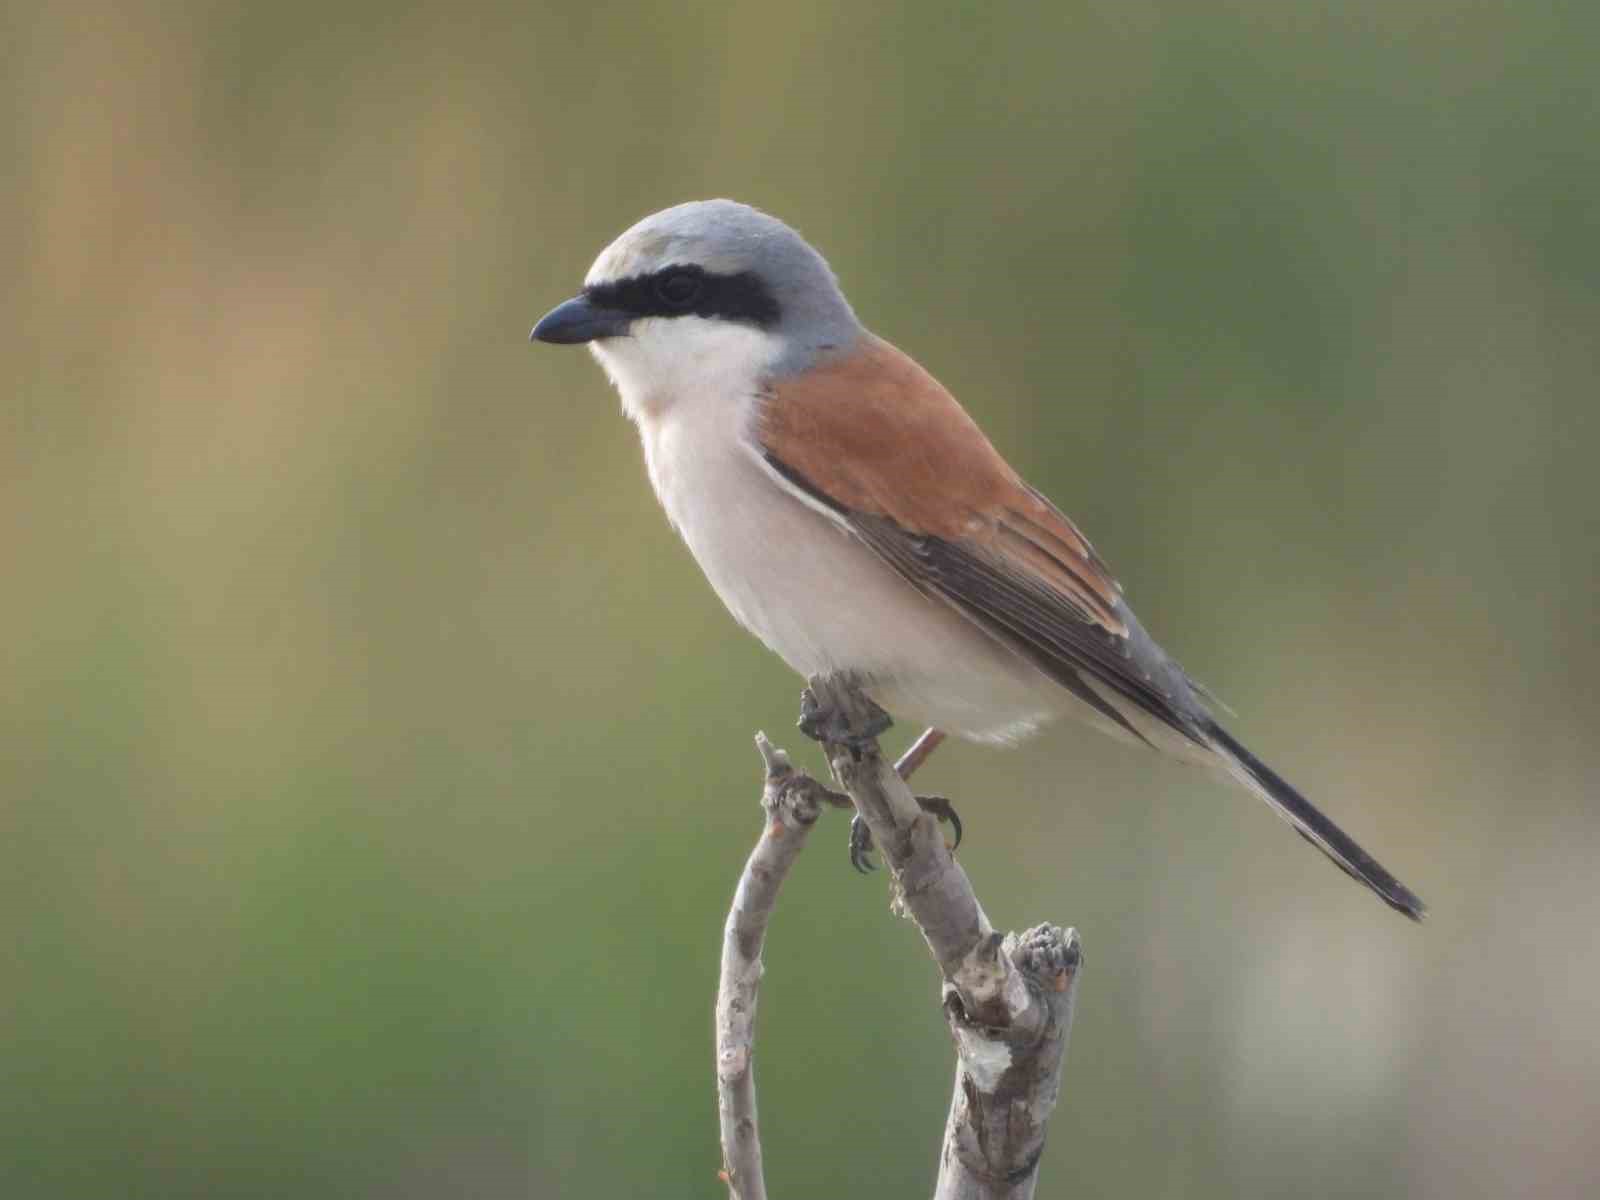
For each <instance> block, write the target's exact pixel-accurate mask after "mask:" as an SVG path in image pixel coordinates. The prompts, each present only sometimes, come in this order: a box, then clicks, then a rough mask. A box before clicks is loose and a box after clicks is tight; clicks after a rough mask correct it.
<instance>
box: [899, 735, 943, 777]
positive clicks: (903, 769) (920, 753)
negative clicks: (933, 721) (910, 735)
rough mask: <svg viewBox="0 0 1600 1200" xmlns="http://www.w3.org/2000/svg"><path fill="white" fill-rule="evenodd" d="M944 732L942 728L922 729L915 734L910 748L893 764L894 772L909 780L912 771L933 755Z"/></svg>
mask: <svg viewBox="0 0 1600 1200" xmlns="http://www.w3.org/2000/svg"><path fill="white" fill-rule="evenodd" d="M945 736H946V734H945V732H944V731H943V730H942V729H924V730H923V731H922V732H921V733H920V734H918V735H917V740H916V741H914V742H912V743H911V749H909V750H907V751H906V752H905V753H904V754H902V755H901V756H900V757H899V758H898V759H897V760H896V761H895V764H894V769H895V774H897V775H899V776H900V778H901V779H905V780H909V779H910V778H911V776H912V773H913V772H914V771H916V769H917V768H918V767H920V766H921V765H922V764H923V763H925V762H927V761H928V759H929V758H930V757H931V756H932V755H933V752H934V751H935V750H937V749H938V748H939V743H940V742H942V741H944V739H945Z"/></svg>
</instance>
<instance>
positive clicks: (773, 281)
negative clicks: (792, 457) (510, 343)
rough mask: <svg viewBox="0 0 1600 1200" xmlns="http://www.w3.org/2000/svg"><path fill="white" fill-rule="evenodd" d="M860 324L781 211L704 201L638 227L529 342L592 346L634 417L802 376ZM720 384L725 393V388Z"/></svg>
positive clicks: (849, 339)
mask: <svg viewBox="0 0 1600 1200" xmlns="http://www.w3.org/2000/svg"><path fill="white" fill-rule="evenodd" d="M860 333H861V326H860V324H859V323H858V322H857V320H856V317H855V314H854V313H853V312H851V310H850V305H849V303H848V302H847V301H846V300H845V298H844V294H843V293H842V292H841V291H840V290H839V284H838V281H837V280H835V279H834V275H833V271H832V270H831V269H830V268H829V266H828V264H827V262H826V260H824V259H823V257H822V255H820V254H818V253H817V252H816V251H815V250H814V249H812V248H811V246H810V245H808V244H807V243H806V241H805V239H804V238H802V237H801V236H800V235H799V234H798V233H796V232H795V231H794V230H793V229H791V228H789V226H787V225H785V224H784V223H783V222H782V221H780V220H778V219H777V218H776V217H771V216H768V215H767V214H766V213H764V212H761V211H759V210H757V209H754V208H751V207H750V206H749V205H746V204H739V203H736V202H735V201H732V200H699V201H694V202H691V203H689V204H679V205H677V206H676V207H673V208H668V209H664V210H662V211H661V212H658V213H655V214H653V215H651V216H648V217H646V218H645V219H644V220H642V221H640V222H639V223H638V224H637V225H634V226H633V227H632V228H631V229H629V230H628V231H627V232H625V233H623V234H622V236H620V237H619V238H617V240H616V241H614V242H612V243H611V244H610V245H609V246H607V247H606V248H605V249H604V250H602V251H601V252H600V257H599V258H597V259H595V261H594V266H592V267H590V268H589V274H588V276H587V277H586V278H585V279H584V284H583V290H582V291H581V292H580V293H579V294H578V295H576V296H574V297H573V298H572V299H571V300H568V301H566V302H565V303H563V304H560V305H558V306H557V307H555V308H554V309H552V310H551V311H550V312H548V313H546V314H545V315H544V317H542V318H541V319H540V321H539V323H538V324H537V325H535V326H534V327H533V334H532V336H533V339H534V340H535V341H541V342H552V343H556V344H562V345H570V344H575V343H580V342H583V343H587V344H588V345H589V347H590V349H591V350H592V351H593V352H594V355H595V357H596V358H597V359H599V361H600V364H601V366H603V367H604V368H605V371H606V373H607V374H608V375H609V376H610V377H611V379H612V381H613V382H614V383H615V384H616V385H617V387H618V389H619V390H620V391H621V393H622V397H623V403H624V406H625V407H626V408H627V409H628V410H629V413H630V415H634V416H638V415H639V414H640V413H641V412H656V411H661V410H662V409H663V408H664V407H666V406H668V405H670V404H671V403H673V402H674V400H675V399H676V398H677V397H679V396H682V395H683V394H685V391H686V390H688V391H693V392H703V391H705V390H707V389H711V388H719V385H724V384H725V385H728V386H732V387H733V388H735V389H738V388H739V387H741V386H747V385H748V383H749V381H751V380H754V379H759V378H767V377H773V376H781V375H786V374H790V373H793V372H797V371H802V370H804V369H805V368H807V367H808V366H810V365H812V364H813V363H814V362H815V361H816V360H817V358H818V357H819V356H821V355H824V354H828V353H831V352H834V351H837V350H840V349H844V348H848V347H849V346H850V345H852V344H853V343H854V342H855V340H856V338H857V337H858V336H859V335H860ZM719 390H722V389H719Z"/></svg>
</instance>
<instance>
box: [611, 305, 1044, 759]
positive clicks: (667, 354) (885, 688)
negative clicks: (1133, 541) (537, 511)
mask: <svg viewBox="0 0 1600 1200" xmlns="http://www.w3.org/2000/svg"><path fill="white" fill-rule="evenodd" d="M780 349H781V344H780V343H779V342H778V340H777V339H776V338H774V337H772V336H771V335H768V334H766V333H763V332H761V331H760V330H757V329H753V328H750V327H748V326H741V325H733V324H730V323H727V322H715V321H704V320H700V319H698V318H693V317H690V318H677V319H674V320H672V321H662V320H650V321H641V322H637V323H636V327H635V335H634V336H633V337H628V338H616V339H609V340H607V341H605V342H600V343H596V344H595V346H594V351H595V356H596V358H598V359H599V360H600V362H601V364H602V365H603V366H604V368H605V370H606V373H607V374H608V375H609V376H610V377H611V379H612V381H613V382H614V383H615V384H616V386H617V388H618V390H619V391H620V392H621V394H622V404H623V409H624V411H626V412H627V414H628V415H629V416H630V417H631V418H632V419H633V420H634V421H635V422H636V423H637V424H638V426H639V433H640V436H641V438H642V440H643V442H644V452H645V461H646V464H647V465H648V468H649V472H650V481H651V483H652V484H653V485H654V487H655V491H656V495H657V496H658V497H659V498H660V501H661V505H662V507H663V508H664V509H665V510H666V513H667V518H668V520H669V521H671V522H672V525H673V526H674V528H676V529H677V530H678V532H679V534H680V535H682V537H683V540H684V541H685V542H686V543H687V544H688V546H689V550H690V552H691V553H692V554H693V555H694V557H695V560H696V561H697V562H698V563H699V564H700V567H701V569H702V570H703V571H704V572H705V575H706V578H707V579H708V580H709V581H710V582H711V586H712V587H713V588H714V589H715V590H716V592H717V595H718V596H719V597H721V599H722V602H723V603H724V604H725V605H727V607H728V609H729V611H730V612H732V613H733V615H734V617H735V618H736V619H737V620H738V621H739V622H740V624H742V625H744V626H745V627H746V628H747V629H749V630H750V631H751V632H752V633H754V634H755V635H756V636H757V637H759V638H760V639H761V640H762V641H763V642H764V643H765V644H766V645H767V646H768V647H770V648H771V649H772V650H774V651H775V652H776V653H777V654H778V655H779V656H781V657H782V658H783V659H784V661H785V662H787V663H788V664H789V665H790V666H791V667H793V668H794V669H795V670H796V671H799V672H800V673H801V674H802V675H810V674H813V673H817V672H828V671H836V670H852V671H857V672H860V673H862V674H863V675H865V676H867V677H868V678H869V679H871V680H872V681H874V682H873V684H872V685H871V686H870V687H869V691H870V692H871V693H872V695H873V697H874V698H875V699H876V700H877V701H878V702H879V703H880V704H882V705H883V706H884V708H886V709H888V711H889V712H890V713H891V714H893V715H894V716H895V717H897V718H899V719H901V720H903V721H905V722H906V723H908V724H909V723H911V722H924V723H926V724H929V725H935V726H937V727H939V728H941V729H945V730H947V731H949V732H952V733H960V734H963V735H965V736H967V737H972V738H978V739H981V740H987V741H1012V740H1015V739H1017V738H1019V737H1021V736H1024V735H1026V734H1027V733H1029V732H1031V731H1032V730H1033V729H1034V728H1035V727H1036V726H1038V725H1039V724H1041V723H1043V722H1044V721H1046V720H1048V719H1049V718H1050V717H1052V716H1054V715H1055V714H1056V713H1057V712H1058V711H1060V710H1061V709H1062V708H1063V707H1070V706H1071V704H1072V703H1073V702H1072V701H1071V699H1070V697H1069V696H1068V694H1067V693H1065V692H1064V691H1062V690H1061V689H1060V688H1058V687H1056V686H1055V685H1054V684H1052V683H1050V681H1049V680H1047V679H1046V678H1045V677H1044V676H1043V675H1042V674H1041V673H1040V672H1038V671H1037V670H1036V669H1035V668H1034V667H1032V666H1031V665H1030V664H1028V663H1026V662H1025V661H1024V660H1023V659H1021V658H1020V657H1019V656H1017V655H1016V654H1014V653H1013V652H1011V651H1010V650H1008V649H1006V648H1005V647H1003V646H1001V645H999V644H998V643H996V642H995V641H993V640H992V639H991V638H990V637H988V636H987V635H986V634H984V633H983V632H982V631H981V630H979V629H978V628H977V627H976V626H974V625H973V624H971V623H970V622H969V621H967V620H966V619H965V618H964V617H962V616H960V615H959V614H958V613H956V612H955V611H954V610H953V609H951V608H950V607H948V606H947V605H945V604H944V603H942V602H940V601H937V600H932V599H929V598H927V597H925V596H923V595H922V594H921V593H919V592H918V591H916V590H915V589H914V588H912V587H911V585H910V584H908V583H906V582H905V581H904V580H903V579H901V578H900V577H899V576H898V575H897V574H895V572H894V571H893V570H891V569H890V568H889V567H888V566H886V565H885V564H884V563H883V562H882V561H881V560H879V559H878V557H877V556H876V555H875V554H873V553H872V551H870V550H869V549H867V547H865V546H864V545H863V544H862V543H861V542H860V541H858V540H857V539H856V538H855V537H854V536H853V535H852V534H850V533H849V532H848V531H846V530H845V529H844V528H843V527H842V526H841V525H840V524H838V523H837V522H836V521H835V520H833V519H832V518H831V517H830V516H829V515H827V512H826V510H825V509H823V508H822V506H820V505H818V504H816V502H815V501H814V500H811V499H810V498H806V497H803V496H802V495H800V494H798V493H797V492H795V490H794V489H792V488H790V487H789V486H788V485H787V484H786V483H784V482H783V481H782V480H781V479H779V478H777V477H775V476H774V474H773V473H772V472H771V471H770V469H769V468H768V467H767V465H766V464H765V463H764V462H763V461H762V459H761V457H760V455H759V453H758V451H757V448H756V445H755V442H754V438H753V425H754V420H755V417H756V414H757V406H758V404H759V403H760V399H759V394H758V385H759V381H760V380H761V379H762V378H763V377H764V376H765V375H766V374H767V372H768V370H769V369H770V365H771V364H772V363H773V362H774V361H775V360H776V358H777V356H778V353H779V351H780Z"/></svg>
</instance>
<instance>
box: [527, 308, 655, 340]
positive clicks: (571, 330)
mask: <svg viewBox="0 0 1600 1200" xmlns="http://www.w3.org/2000/svg"><path fill="white" fill-rule="evenodd" d="M632 322H633V316H632V315H631V314H630V313H625V312H620V311H618V310H617V309H614V308H604V307H601V306H600V305H597V304H595V303H593V302H592V301H591V300H590V299H589V298H588V297H587V296H574V297H573V298H572V299H571V300H567V301H565V302H564V303H561V304H558V305H556V306H555V307H554V308H552V309H551V310H550V311H549V312H547V313H545V315H544V316H542V317H540V318H539V323H538V324H537V325H535V326H534V327H533V332H532V333H530V334H529V335H528V340H529V341H530V342H550V343H551V344H552V345H556V346H576V345H577V344H578V343H579V342H593V341H598V340H599V339H600V338H609V337H621V336H622V335H623V334H625V333H627V332H628V326H629V325H630V324H631V323H632Z"/></svg>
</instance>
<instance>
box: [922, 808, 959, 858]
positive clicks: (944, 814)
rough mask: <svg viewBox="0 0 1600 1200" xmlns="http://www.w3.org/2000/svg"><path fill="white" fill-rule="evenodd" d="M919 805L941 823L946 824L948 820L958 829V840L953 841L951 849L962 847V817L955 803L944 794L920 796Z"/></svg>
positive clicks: (953, 827)
mask: <svg viewBox="0 0 1600 1200" xmlns="http://www.w3.org/2000/svg"><path fill="white" fill-rule="evenodd" d="M917 806H918V807H919V808H921V809H922V811H923V812H925V813H927V814H928V815H929V816H930V817H933V818H934V819H935V820H937V821H938V822H939V823H940V824H944V823H945V822H946V821H948V822H949V823H950V827H951V828H952V829H954V830H955V831H956V840H955V842H954V843H952V845H951V846H950V849H951V850H957V849H960V847H961V834H962V829H961V817H960V816H959V815H958V814H957V813H956V807H955V805H953V804H951V803H950V801H949V800H947V799H945V798H944V797H943V796H918V797H917Z"/></svg>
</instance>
